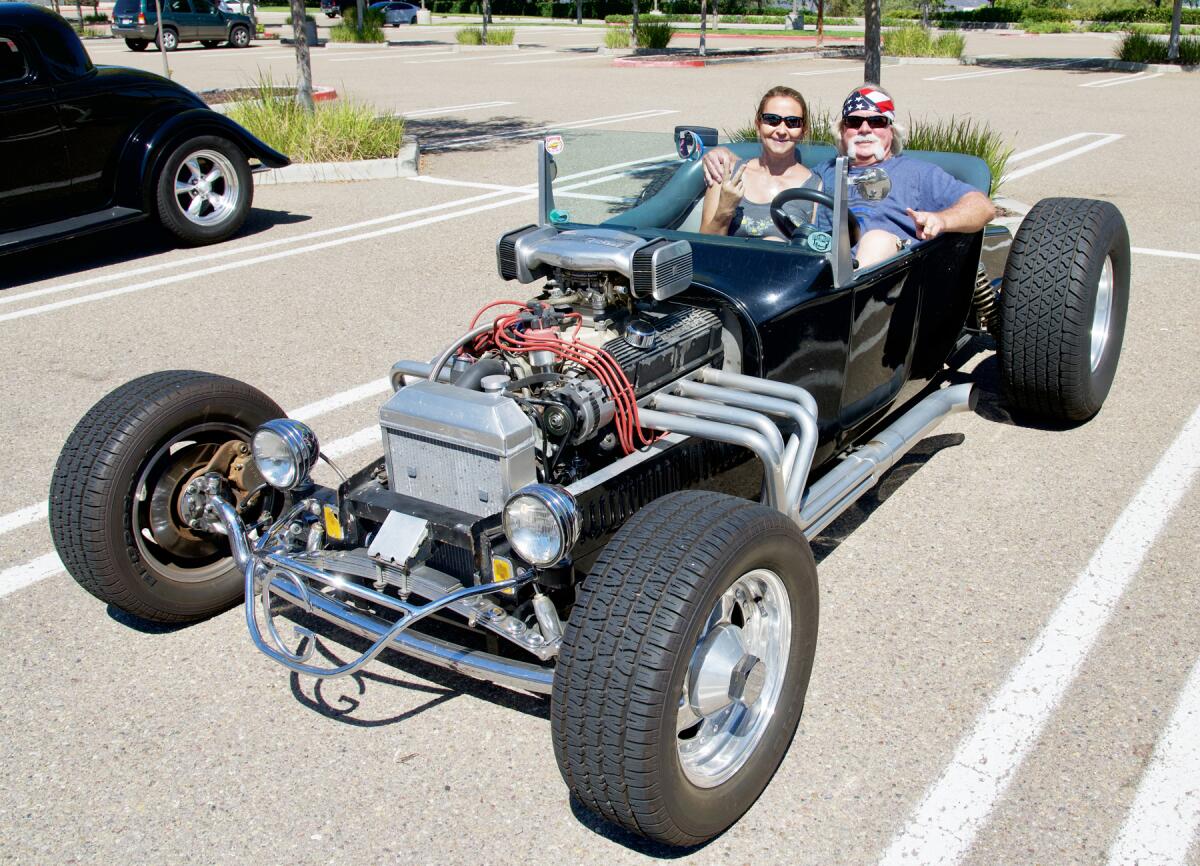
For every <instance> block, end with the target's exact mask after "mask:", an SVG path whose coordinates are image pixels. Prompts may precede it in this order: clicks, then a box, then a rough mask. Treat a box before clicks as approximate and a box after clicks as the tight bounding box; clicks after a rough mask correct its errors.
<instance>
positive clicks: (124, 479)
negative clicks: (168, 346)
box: [50, 370, 284, 622]
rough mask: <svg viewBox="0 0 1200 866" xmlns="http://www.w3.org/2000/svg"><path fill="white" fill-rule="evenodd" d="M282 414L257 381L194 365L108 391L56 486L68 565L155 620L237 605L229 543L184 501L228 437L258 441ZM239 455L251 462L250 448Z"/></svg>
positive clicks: (55, 521)
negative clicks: (181, 505)
mask: <svg viewBox="0 0 1200 866" xmlns="http://www.w3.org/2000/svg"><path fill="white" fill-rule="evenodd" d="M283 415H284V412H283V410H282V409H280V408H279V406H278V405H276V403H275V401H273V400H271V399H270V398H269V397H267V396H266V395H264V394H263V393H262V392H260V391H258V390H256V389H255V388H252V387H250V386H249V385H246V384H244V383H242V382H238V381H236V380H234V379H227V378H225V377H224V376H216V375H213V374H211V373H199V372H196V371H193V370H171V371H167V372H162V373H151V374H150V375H147V376H142V377H141V378H139V379H134V380H133V381H132V382H129V383H127V384H125V385H122V386H121V387H120V388H117V389H116V390H115V391H113V392H112V393H110V394H108V395H107V396H106V397H104V398H103V399H101V400H100V402H99V403H97V404H96V405H95V406H93V407H92V408H91V409H89V410H88V412H87V414H86V415H84V416H83V419H82V420H81V421H80V422H79V424H78V425H77V426H76V427H75V429H74V430H73V431H72V432H71V435H70V436H69V437H68V439H67V442H66V444H65V445H64V446H63V450H62V454H61V455H60V456H59V458H58V464H57V465H56V466H55V467H54V475H53V477H52V480H51V483H50V534H51V536H52V538H53V539H54V546H55V547H56V548H57V550H58V555H59V557H60V558H61V559H62V561H63V565H65V566H66V569H67V571H68V572H70V574H71V576H72V577H74V578H75V580H76V581H77V582H78V583H79V585H80V586H82V587H83V588H84V589H86V590H87V591H88V592H90V593H91V594H92V595H94V596H96V598H98V599H100V600H101V601H104V602H106V603H108V604H111V605H114V606H116V607H118V608H120V609H122V610H124V611H127V612H128V613H131V614H134V615H135V616H139V617H142V618H143V619H147V620H152V621H154V622H187V621H191V620H197V619H203V618H204V617H207V616H211V615H212V614H214V613H218V612H220V611H222V610H224V609H226V608H228V607H229V606H231V605H232V604H234V603H236V602H237V601H238V600H239V599H240V598H241V597H242V579H241V575H240V574H239V573H238V571H237V569H236V567H235V566H234V564H233V560H232V558H231V557H230V556H229V546H228V542H226V541H225V539H224V536H220V535H216V534H212V533H206V532H202V531H199V530H192V529H191V528H190V527H188V526H187V524H186V523H185V522H184V521H183V520H182V518H181V517H180V514H179V511H178V507H177V504H178V501H179V496H180V494H181V492H182V490H183V487H184V486H185V485H186V483H187V482H188V480H189V479H190V478H191V477H192V476H193V475H194V474H195V473H196V472H197V471H199V470H200V469H201V468H203V467H204V466H205V465H206V464H207V462H208V461H209V460H210V459H211V458H212V456H213V455H214V454H215V452H216V450H217V449H218V448H219V447H220V445H222V444H224V443H227V442H234V441H237V442H240V443H245V444H246V446H248V445H249V442H250V437H251V435H252V434H253V432H254V430H255V429H256V428H257V427H258V426H259V425H260V424H262V423H263V422H264V421H268V420H270V419H272V418H280V417H283ZM238 460H243V461H248V460H249V448H248V447H246V448H245V449H244V451H243V452H242V453H241V455H240V456H239V457H237V458H235V459H234V463H236V462H237V461H238ZM248 471H251V472H252V471H253V470H248ZM254 477H257V476H254Z"/></svg>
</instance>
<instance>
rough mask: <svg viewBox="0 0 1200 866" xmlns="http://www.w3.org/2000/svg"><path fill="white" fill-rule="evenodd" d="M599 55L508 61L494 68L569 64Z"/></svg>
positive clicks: (573, 55)
mask: <svg viewBox="0 0 1200 866" xmlns="http://www.w3.org/2000/svg"><path fill="white" fill-rule="evenodd" d="M599 56H600V55H599V54H591V53H589V54H566V55H563V56H562V57H548V58H546V59H545V60H509V61H507V62H505V63H497V64H495V65H496V66H525V65H526V64H529V63H569V62H571V61H572V60H595V59H596V58H597V57H599Z"/></svg>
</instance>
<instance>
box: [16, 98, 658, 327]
mask: <svg viewBox="0 0 1200 866" xmlns="http://www.w3.org/2000/svg"><path fill="white" fill-rule="evenodd" d="M678 113H679V112H678V111H677V110H676V109H673V108H652V109H647V110H646V111H634V112H630V113H628V114H611V115H607V116H601V117H592V118H588V119H587V120H574V121H568V122H567V123H556V124H547V125H546V126H535V127H533V128H531V129H523V130H519V131H516V132H495V133H491V134H489V135H476V136H472V137H470V138H460V139H457V140H456V141H451V142H447V143H446V144H431V145H430V146H429V147H428V148H422V149H423V150H426V151H438V150H452V149H454V148H458V147H467V146H468V145H471V144H479V143H480V142H484V141H497V140H500V139H504V138H529V137H532V136H537V135H541V134H542V133H544V132H553V131H555V130H559V129H583V128H585V127H591V126H605V125H607V124H610V123H624V122H625V121H628V120H647V119H649V118H651V117H662V116H663V115H666V114H678ZM0 321H2V319H0Z"/></svg>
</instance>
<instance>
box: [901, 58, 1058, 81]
mask: <svg viewBox="0 0 1200 866" xmlns="http://www.w3.org/2000/svg"><path fill="white" fill-rule="evenodd" d="M1074 62H1075V61H1074V60H1059V61H1057V62H1055V63H1041V64H1038V65H1036V66H1016V67H1013V68H1011V69H989V70H984V71H980V72H955V73H951V74H950V75H935V76H933V77H932V78H926V79H925V80H926V81H965V80H966V79H968V78H991V77H993V76H996V75H1010V74H1012V73H1014V72H1028V71H1030V70H1032V69H1061V68H1062V67H1063V66H1068V65H1070V64H1071V63H1074Z"/></svg>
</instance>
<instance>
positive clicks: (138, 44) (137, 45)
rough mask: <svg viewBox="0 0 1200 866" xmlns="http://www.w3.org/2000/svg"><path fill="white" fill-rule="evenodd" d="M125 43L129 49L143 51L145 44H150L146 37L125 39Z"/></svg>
mask: <svg viewBox="0 0 1200 866" xmlns="http://www.w3.org/2000/svg"><path fill="white" fill-rule="evenodd" d="M125 44H126V45H127V46H129V50H130V51H145V50H146V46H147V45H149V44H150V40H148V39H126V40H125Z"/></svg>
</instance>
